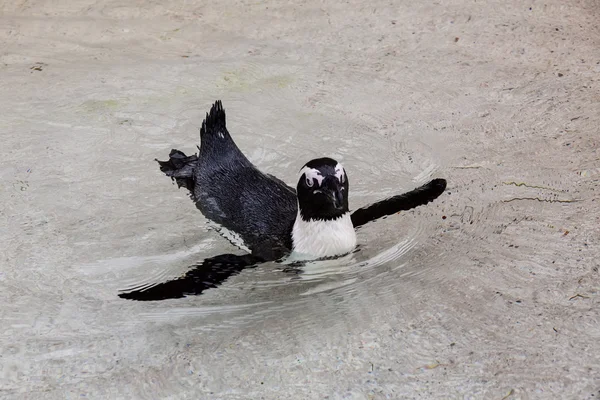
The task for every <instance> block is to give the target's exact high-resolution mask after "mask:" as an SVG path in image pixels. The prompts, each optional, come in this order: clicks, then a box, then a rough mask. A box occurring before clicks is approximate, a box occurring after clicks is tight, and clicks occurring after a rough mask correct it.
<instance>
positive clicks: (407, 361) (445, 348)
mask: <svg viewBox="0 0 600 400" xmlns="http://www.w3.org/2000/svg"><path fill="white" fill-rule="evenodd" d="M169 3H170V4H169V5H167V4H166V3H163V2H153V1H139V2H136V3H135V5H133V3H131V2H127V1H124V0H113V1H105V2H102V1H61V0H57V1H45V2H37V4H32V3H29V2H26V1H17V2H4V4H3V5H2V6H1V10H2V12H1V13H0V27H1V28H0V40H1V43H2V46H1V47H0V48H1V52H0V71H1V76H2V80H1V83H0V88H1V89H0V90H1V94H2V95H1V96H0V109H1V112H0V132H2V143H1V145H0V149H1V150H0V154H1V156H2V163H1V164H0V178H1V179H0V182H1V185H2V187H1V190H0V204H2V207H0V222H1V223H0V243H2V245H1V246H0V259H1V260H2V262H1V268H0V302H1V305H0V320H1V321H2V328H3V329H2V330H1V331H0V349H1V353H0V354H1V357H0V396H1V397H5V398H32V399H46V398H48V399H51V398H57V399H58V398H61V399H62V398H96V399H97V398H124V399H130V398H149V399H152V398H172V399H183V398H193V399H198V398H207V399H208V398H222V399H245V398H250V399H281V398H291V399H318V398H321V399H322V398H329V399H384V398H391V399H397V398H486V399H488V398H489V399H537V398H539V399H548V398H576V399H594V398H598V397H600V312H599V297H598V290H599V287H600V273H599V271H598V267H599V262H598V258H599V255H600V253H599V250H598V244H599V241H600V233H599V230H598V226H599V219H600V213H599V212H598V211H599V207H598V200H597V198H598V179H599V177H600V158H599V157H600V156H599V154H598V147H599V140H600V139H599V138H600V136H599V132H598V127H599V126H600V113H599V112H598V109H599V102H600V81H599V79H600V78H599V77H600V50H599V49H600V32H599V30H598V20H600V15H599V13H600V11H599V10H600V9H599V6H598V3H597V2H594V1H568V2H564V1H559V0H549V1H546V2H537V1H528V2H521V1H516V0H509V1H502V2H497V1H490V2H475V1H473V2H471V1H448V2H417V3H415V2H408V1H401V2H389V1H379V0H374V1H371V2H359V1H350V2H344V3H338V2H328V3H327V2H318V1H313V0H308V1H292V2H270V1H266V2H260V1H257V2H245V1H224V2H190V1H176V2H169ZM215 99H222V100H223V103H224V106H225V108H226V110H227V112H228V127H229V129H230V131H231V132H232V135H233V136H234V139H235V140H236V142H237V143H238V145H239V146H240V147H241V148H242V149H243V151H244V152H245V153H246V154H247V155H248V157H249V158H250V159H251V160H252V161H253V162H255V163H256V164H257V165H258V166H259V167H260V168H262V169H264V170H266V171H268V172H270V173H273V174H275V175H277V176H279V177H281V178H282V179H284V180H286V182H288V183H292V184H293V183H294V179H295V176H296V173H297V171H298V169H299V168H300V166H301V165H302V164H303V163H304V162H306V160H308V159H310V158H312V157H315V156H321V155H329V156H334V157H337V158H339V159H341V160H343V162H344V165H345V167H346V169H347V171H348V174H349V179H350V185H351V187H350V199H351V207H352V208H357V207H360V206H362V205H364V204H367V203H369V202H371V201H373V200H375V199H377V198H381V197H384V196H387V195H391V194H394V193H399V192H402V191H406V190H409V189H411V188H412V187H415V186H417V185H419V184H421V183H423V182H425V181H426V180H428V179H430V178H432V177H444V178H446V179H447V180H448V182H449V185H448V189H447V193H445V194H444V195H442V196H441V197H440V198H439V199H438V200H437V201H436V202H434V203H432V204H430V205H428V206H426V207H421V208H418V209H416V210H413V211H411V212H407V213H403V214H401V215H397V216H393V217H390V218H388V219H386V220H384V221H381V222H380V223H379V222H378V223H377V224H372V225H369V226H367V227H365V229H364V230H361V232H360V235H359V242H360V244H361V252H359V253H357V255H356V256H353V257H354V258H353V259H352V260H342V261H340V263H341V264H340V265H343V268H342V267H339V266H340V265H336V264H334V265H333V266H332V265H329V264H328V265H321V264H319V265H317V266H316V267H315V268H316V270H314V271H312V272H311V271H307V272H305V273H304V274H301V275H299V276H291V275H289V274H286V273H283V272H282V271H281V268H279V269H277V268H278V267H276V266H275V267H274V266H266V267H264V268H257V269H255V270H252V271H245V272H244V273H242V274H240V275H238V276H237V277H235V278H233V279H232V280H231V282H228V283H227V284H226V285H224V286H223V287H222V288H219V289H216V290H211V291H210V293H206V295H202V296H199V297H189V298H186V299H180V300H170V301H165V302H153V303H135V302H130V301H124V300H121V299H119V298H118V297H117V293H118V291H119V290H121V289H125V288H127V287H130V286H131V285H134V284H139V283H144V282H160V281H163V280H165V279H168V278H170V277H174V276H177V275H179V274H180V273H182V272H184V271H185V270H186V268H187V265H190V264H192V263H193V262H194V261H195V260H196V259H197V258H198V257H199V258H203V257H205V256H207V255H209V254H213V253H215V252H219V251H232V248H231V246H229V244H227V243H226V242H224V241H223V240H222V239H221V238H220V237H219V236H218V235H217V234H215V233H214V232H213V231H212V230H210V229H209V228H208V227H207V226H206V224H205V221H204V220H203V218H202V216H201V215H200V214H199V213H198V212H197V211H196V210H195V208H194V207H193V205H192V204H191V203H190V202H189V200H188V199H187V196H186V195H185V193H184V192H183V190H176V188H175V187H173V186H172V185H171V184H170V182H169V180H168V179H167V178H165V177H164V176H161V174H160V172H159V171H158V168H157V166H156V164H155V162H154V161H153V160H154V158H157V157H158V158H164V157H165V155H166V154H168V151H169V150H170V149H171V148H172V147H174V148H180V149H182V150H185V151H192V152H193V151H194V149H195V145H196V144H197V140H198V136H197V135H198V131H197V129H198V127H199V125H200V123H201V121H202V118H203V115H204V113H205V112H206V111H207V110H208V108H209V106H210V104H211V103H212V101H214V100H215ZM228 246H229V247H228ZM342 263H343V264H342ZM338 267H339V268H338ZM340 271H342V272H340Z"/></svg>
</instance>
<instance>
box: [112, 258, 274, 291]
mask: <svg viewBox="0 0 600 400" xmlns="http://www.w3.org/2000/svg"><path fill="white" fill-rule="evenodd" d="M263 261H264V260H263V259H262V258H259V257H255V256H253V255H251V254H244V255H235V254H221V255H218V256H215V257H211V258H207V259H205V260H204V261H202V263H200V264H195V265H193V266H192V267H193V269H192V270H190V271H188V272H187V273H186V274H185V275H183V276H182V277H181V278H178V279H175V280H172V281H168V282H163V283H159V284H157V285H155V286H151V287H142V288H136V289H135V290H132V291H130V292H126V293H121V294H119V297H120V298H122V299H128V300H138V301H150V300H166V299H178V298H181V297H185V296H190V295H198V294H201V293H202V292H203V291H205V290H206V289H211V288H215V287H217V286H218V285H220V284H222V283H223V282H225V281H226V280H227V279H228V278H229V277H230V276H233V275H236V274H239V273H240V272H241V271H242V270H243V269H246V268H253V267H255V266H256V265H258V264H259V263H261V262H263Z"/></svg>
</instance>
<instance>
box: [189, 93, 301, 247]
mask: <svg viewBox="0 0 600 400" xmlns="http://www.w3.org/2000/svg"><path fill="white" fill-rule="evenodd" d="M199 150H200V153H199V155H198V161H197V164H196V166H195V168H194V174H193V180H194V183H195V185H194V190H193V197H194V200H195V202H196V207H197V208H198V209H199V210H200V211H201V212H202V213H203V214H204V216H206V218H208V219H210V220H212V221H214V222H216V223H218V224H221V225H222V226H224V227H225V228H227V229H229V230H231V231H234V232H236V233H237V234H239V235H240V236H241V238H242V239H243V240H244V242H245V244H246V246H248V248H250V250H252V252H253V254H256V255H258V256H260V257H263V258H266V259H273V258H279V257H278V256H281V255H283V253H285V252H287V251H289V250H291V247H292V238H291V231H292V228H293V225H294V221H295V219H296V214H297V210H298V205H297V200H296V193H295V191H294V190H293V189H292V188H291V187H289V186H288V185H286V184H285V183H283V182H282V181H281V180H279V179H277V178H275V177H273V176H271V175H267V174H264V173H262V172H260V171H259V170H258V169H257V168H256V167H255V166H254V165H252V163H251V162H250V161H249V160H248V159H247V158H246V156H244V154H243V153H242V152H241V151H240V150H239V148H238V147H237V146H236V144H235V143H234V142H233V140H232V139H231V136H230V135H229V132H228V131H227V128H226V124H225V110H224V109H223V107H222V105H221V102H220V101H217V102H216V103H215V104H214V105H213V106H212V108H211V110H210V113H209V114H207V115H206V119H205V120H204V122H203V123H202V128H201V130H200V148H199ZM269 252H274V254H268V253H269ZM280 253H281V255H280Z"/></svg>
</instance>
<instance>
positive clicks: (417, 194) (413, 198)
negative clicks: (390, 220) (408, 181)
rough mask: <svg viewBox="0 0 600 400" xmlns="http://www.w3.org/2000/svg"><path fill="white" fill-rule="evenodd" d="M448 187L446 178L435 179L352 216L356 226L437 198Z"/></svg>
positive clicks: (359, 210) (362, 209) (355, 212)
mask: <svg viewBox="0 0 600 400" xmlns="http://www.w3.org/2000/svg"><path fill="white" fill-rule="evenodd" d="M445 189H446V180H445V179H434V180H432V181H431V182H429V183H427V184H425V185H423V186H421V187H419V188H416V189H415V190H412V191H410V192H408V193H404V194H400V195H398V196H393V197H390V198H389V199H385V200H381V201H378V202H377V203H373V204H371V205H370V206H367V207H363V208H359V209H358V210H356V211H354V212H353V213H352V215H351V216H350V218H351V219H352V224H353V225H354V227H355V228H358V227H359V226H361V225H364V224H366V223H367V222H371V221H374V220H376V219H378V218H381V217H385V216H386V215H392V214H395V213H397V212H399V211H406V210H410V209H411V208H415V207H418V206H422V205H424V204H427V203H429V202H431V201H433V200H435V199H436V198H437V197H438V196H439V195H441V194H442V193H443V192H444V190H445Z"/></svg>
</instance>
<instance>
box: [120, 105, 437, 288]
mask: <svg viewBox="0 0 600 400" xmlns="http://www.w3.org/2000/svg"><path fill="white" fill-rule="evenodd" d="M156 161H157V162H158V164H159V168H160V170H161V171H162V172H163V173H164V174H165V175H167V176H168V177H170V178H171V179H172V180H173V181H174V182H175V183H176V184H177V185H178V187H179V188H182V187H183V188H185V189H187V190H188V192H189V195H190V198H191V199H192V200H193V201H194V203H195V205H196V207H197V208H198V209H199V210H200V212H201V213H202V214H203V215H204V216H205V217H206V218H207V219H208V220H210V221H212V222H213V223H215V224H217V225H218V226H220V227H223V228H225V230H226V232H230V233H232V234H233V237H234V238H235V239H236V241H235V242H234V243H235V244H237V245H238V246H239V247H241V248H244V249H247V250H248V253H247V254H243V255H235V254H222V255H218V256H215V257H211V258H208V259H205V260H204V261H202V262H201V263H199V264H196V265H194V266H192V269H191V270H190V271H189V272H188V273H186V274H185V275H184V276H182V277H181V278H178V279H175V280H172V281H169V282H164V283H160V284H157V285H155V286H152V287H147V286H146V287H138V288H132V289H130V290H128V291H126V292H124V293H121V294H119V296H120V297H121V298H125V299H132V300H163V299H169V298H180V297H185V296H187V295H197V294H201V293H202V292H203V291H204V290H206V289H209V288H214V287H217V286H218V285H219V284H221V283H222V282H224V281H225V280H226V279H227V278H229V277H230V276H232V275H234V274H237V273H239V272H240V271H241V270H243V269H245V268H249V267H254V266H256V265H258V264H260V263H264V262H268V261H281V260H282V259H284V258H285V257H286V256H288V255H290V254H292V253H293V254H294V255H295V258H297V259H298V258H299V259H305V260H309V259H322V258H332V257H337V256H341V255H344V254H348V253H350V252H352V251H354V250H355V248H356V246H357V239H356V229H357V228H359V227H360V226H362V225H364V224H366V223H368V222H371V221H374V220H377V219H379V218H382V217H385V216H388V215H392V214H396V213H398V212H400V211H404V210H409V209H412V208H415V207H418V206H421V205H425V204H427V203H429V202H431V201H433V200H435V199H436V198H437V197H439V196H440V195H441V194H442V193H443V192H444V190H445V188H446V180H444V179H434V180H432V181H430V182H429V183H427V184H425V185H423V186H421V187H419V188H416V189H414V190H412V191H410V192H408V193H404V194H401V195H396V196H393V197H390V198H387V199H384V200H381V201H378V202H376V203H374V204H372V205H370V206H367V207H363V208H360V209H358V210H356V211H354V212H352V213H351V212H350V210H349V204H348V194H349V193H348V192H349V180H348V175H347V173H346V170H345V168H344V166H343V165H342V164H341V163H340V162H338V161H336V160H334V159H332V158H329V157H323V158H317V159H313V160H310V161H309V162H307V163H306V164H304V165H303V166H302V167H301V168H300V170H299V173H298V181H297V184H296V187H295V188H292V187H290V186H288V185H287V184H285V183H284V182H283V181H282V180H280V179H278V178H277V177H275V176H273V175H271V174H267V173H264V172H262V171H260V170H259V169H258V168H256V167H255V166H254V165H253V164H252V163H251V162H250V161H249V160H248V158H247V157H246V156H245V155H244V154H243V153H242V151H241V150H240V149H239V148H238V147H237V145H236V144H235V142H234V141H233V139H232V137H231V135H230V134H229V131H228V130H227V127H226V118H225V110H224V108H223V105H222V102H221V101H220V100H217V101H216V102H215V103H214V104H213V105H212V107H211V109H210V112H209V113H207V114H206V118H205V119H204V121H203V122H202V126H201V128H200V146H199V147H198V154H193V155H190V156H187V155H186V154H185V153H183V152H182V151H179V150H175V149H173V150H171V152H170V153H169V159H168V160H166V161H159V160H156ZM230 236H231V235H230Z"/></svg>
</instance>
